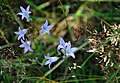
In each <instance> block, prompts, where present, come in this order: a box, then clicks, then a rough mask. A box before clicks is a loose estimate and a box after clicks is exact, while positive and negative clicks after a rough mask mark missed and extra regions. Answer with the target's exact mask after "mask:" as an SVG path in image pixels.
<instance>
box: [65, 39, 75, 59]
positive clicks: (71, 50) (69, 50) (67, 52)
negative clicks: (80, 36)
mask: <svg viewBox="0 0 120 83" xmlns="http://www.w3.org/2000/svg"><path fill="white" fill-rule="evenodd" d="M76 50H77V48H76V47H73V48H71V43H70V41H69V42H68V43H67V46H66V49H65V55H64V56H63V57H68V56H72V57H73V58H75V55H74V52H75V51H76Z"/></svg>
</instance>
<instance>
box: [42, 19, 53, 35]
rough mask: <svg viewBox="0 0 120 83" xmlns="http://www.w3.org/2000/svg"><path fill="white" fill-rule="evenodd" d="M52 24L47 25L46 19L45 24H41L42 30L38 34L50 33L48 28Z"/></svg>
mask: <svg viewBox="0 0 120 83" xmlns="http://www.w3.org/2000/svg"><path fill="white" fill-rule="evenodd" d="M53 26H54V25H49V26H48V20H46V22H45V24H43V25H42V26H41V28H42V31H41V32H40V34H44V33H48V35H50V29H51V28H52V27H53Z"/></svg>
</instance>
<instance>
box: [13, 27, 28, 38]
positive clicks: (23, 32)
mask: <svg viewBox="0 0 120 83" xmlns="http://www.w3.org/2000/svg"><path fill="white" fill-rule="evenodd" d="M18 29H19V31H18V32H14V33H15V34H17V35H19V36H18V40H19V39H20V38H22V39H23V40H25V38H24V35H25V34H26V33H27V29H22V30H21V29H20V27H18Z"/></svg>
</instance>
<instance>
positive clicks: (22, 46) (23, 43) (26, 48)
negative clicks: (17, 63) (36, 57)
mask: <svg viewBox="0 0 120 83" xmlns="http://www.w3.org/2000/svg"><path fill="white" fill-rule="evenodd" d="M21 42H22V44H21V45H20V46H19V47H21V48H24V53H26V52H27V51H30V52H33V50H32V49H31V47H30V45H31V41H27V42H24V41H23V40H22V39H21Z"/></svg>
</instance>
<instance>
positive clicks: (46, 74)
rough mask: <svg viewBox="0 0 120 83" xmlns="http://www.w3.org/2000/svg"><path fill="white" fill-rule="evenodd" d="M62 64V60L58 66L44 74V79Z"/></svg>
mask: <svg viewBox="0 0 120 83" xmlns="http://www.w3.org/2000/svg"><path fill="white" fill-rule="evenodd" d="M63 62H64V59H62V60H61V61H60V62H59V63H58V64H56V65H55V66H54V67H53V68H52V69H50V70H49V71H48V72H47V73H45V75H44V77H46V76H48V75H49V74H50V73H51V72H52V71H54V70H55V69H56V68H57V67H58V66H59V65H60V64H62V63H63Z"/></svg>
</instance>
